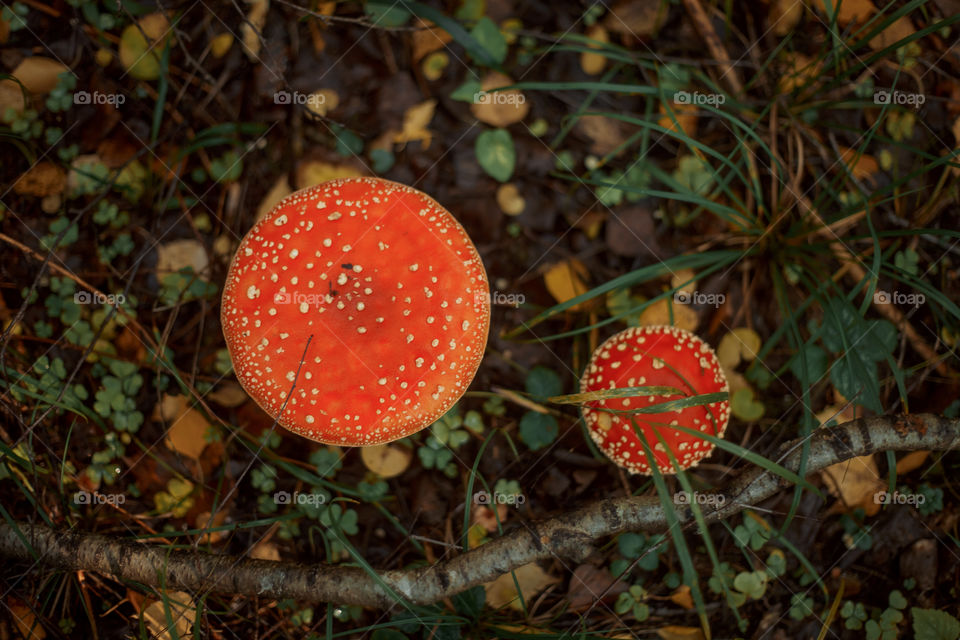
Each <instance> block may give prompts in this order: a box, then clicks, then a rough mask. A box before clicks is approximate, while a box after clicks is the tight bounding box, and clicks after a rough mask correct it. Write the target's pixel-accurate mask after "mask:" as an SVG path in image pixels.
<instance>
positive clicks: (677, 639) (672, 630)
mask: <svg viewBox="0 0 960 640" xmlns="http://www.w3.org/2000/svg"><path fill="white" fill-rule="evenodd" d="M657 635H658V636H660V637H661V638H662V640H704V638H703V631H702V630H701V629H700V628H699V627H676V626H669V627H660V628H659V629H657Z"/></svg>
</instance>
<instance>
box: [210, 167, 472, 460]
mask: <svg viewBox="0 0 960 640" xmlns="http://www.w3.org/2000/svg"><path fill="white" fill-rule="evenodd" d="M489 298H490V291H489V286H488V284H487V275H486V272H485V271H484V269H483V264H482V263H481V261H480V256H479V255H478V254H477V250H476V248H475V247H474V246H473V243H472V242H471V241H470V238H469V237H468V236H467V234H466V232H465V231H464V229H463V227H461V226H460V224H459V223H458V222H457V221H456V220H455V219H454V218H453V216H452V215H450V213H449V212H448V211H447V210H446V209H444V208H443V207H441V206H440V205H439V204H437V202H436V201H434V200H433V199H432V198H430V197H429V196H427V195H426V194H424V193H421V192H420V191H417V190H416V189H412V188H410V187H408V186H405V185H402V184H398V183H396V182H390V181H388V180H381V179H379V178H347V179H341V180H333V181H330V182H325V183H323V184H320V185H317V186H316V187H311V188H309V189H303V190H302V191H298V192H296V193H293V194H291V195H290V196H287V197H286V198H284V199H283V200H282V201H281V202H280V203H279V204H278V205H277V206H276V207H275V208H274V209H273V211H271V212H270V213H269V214H267V215H266V216H265V217H264V218H263V219H262V220H260V221H259V222H257V223H256V224H255V225H254V226H253V228H252V229H250V231H249V232H248V233H247V235H246V236H244V238H243V240H242V241H241V242H240V246H239V248H238V249H237V254H236V256H235V257H234V259H233V262H232V264H231V265H230V271H229V273H228V274H227V281H226V284H225V286H224V291H223V305H222V308H221V322H222V325H223V332H224V336H225V337H226V343H227V348H228V349H229V352H230V357H231V359H232V360H233V366H234V369H235V370H236V374H237V378H238V379H239V381H240V384H242V385H243V387H244V389H246V391H247V393H249V394H250V397H252V398H253V399H254V400H255V401H256V402H257V404H259V405H260V406H261V407H263V409H264V410H265V411H266V412H267V413H269V414H270V415H271V416H273V417H274V418H276V419H277V421H278V423H279V424H280V425H282V426H283V427H286V428H287V429H289V430H291V431H294V432H296V433H299V434H300V435H303V436H306V437H307V438H310V439H312V440H317V441H320V442H324V443H328V444H337V445H344V446H353V445H356V446H362V445H374V444H381V443H384V442H389V441H391V440H396V439H398V438H402V437H404V436H408V435H410V434H411V433H414V432H416V431H419V430H420V429H422V428H424V427H426V426H428V425H430V424H431V423H433V422H434V421H435V420H436V419H437V418H439V417H440V416H442V415H443V414H444V413H445V412H446V411H447V410H448V409H449V408H450V407H451V406H452V405H453V404H454V403H455V402H456V401H457V399H459V398H460V396H461V395H463V393H464V391H466V389H467V387H468V386H469V384H470V382H471V380H473V376H474V374H475V373H476V371H477V367H478V366H479V365H480V359H481V358H482V357H483V352H484V348H485V346H486V341H487V330H488V327H489V325H490V301H489ZM310 336H313V339H312V340H311V341H310V344H309V348H307V341H308V339H309V338H310ZM305 348H306V354H305V355H304V349H305ZM301 358H302V359H303V364H302V368H301V369H300V370H299V376H298V375H297V371H298V367H300V363H301ZM294 380H296V386H295V387H294ZM291 389H292V393H291Z"/></svg>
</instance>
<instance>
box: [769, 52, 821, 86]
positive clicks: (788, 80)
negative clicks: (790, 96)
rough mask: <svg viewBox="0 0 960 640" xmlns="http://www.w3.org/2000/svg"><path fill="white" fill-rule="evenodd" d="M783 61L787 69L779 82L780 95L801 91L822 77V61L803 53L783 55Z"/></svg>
mask: <svg viewBox="0 0 960 640" xmlns="http://www.w3.org/2000/svg"><path fill="white" fill-rule="evenodd" d="M783 61H784V63H785V65H786V68H785V69H784V71H783V75H781V76H780V80H779V90H780V93H790V92H791V91H793V90H794V89H799V88H800V87H802V86H804V85H805V84H807V83H808V82H809V81H811V80H813V79H814V78H816V77H817V76H819V75H820V61H819V60H814V59H813V58H810V57H808V56H805V55H803V54H802V53H793V52H786V53H784V54H783Z"/></svg>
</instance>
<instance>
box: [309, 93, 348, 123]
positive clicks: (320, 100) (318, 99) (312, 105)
mask: <svg viewBox="0 0 960 640" xmlns="http://www.w3.org/2000/svg"><path fill="white" fill-rule="evenodd" d="M338 106H340V95H339V94H338V93H337V92H336V91H334V90H333V89H320V90H318V91H314V92H313V93H311V94H310V95H309V96H308V97H307V113H311V114H313V115H315V116H319V117H321V118H322V117H324V116H325V115H327V114H328V113H330V112H331V111H333V110H335V109H336V108H337V107H338Z"/></svg>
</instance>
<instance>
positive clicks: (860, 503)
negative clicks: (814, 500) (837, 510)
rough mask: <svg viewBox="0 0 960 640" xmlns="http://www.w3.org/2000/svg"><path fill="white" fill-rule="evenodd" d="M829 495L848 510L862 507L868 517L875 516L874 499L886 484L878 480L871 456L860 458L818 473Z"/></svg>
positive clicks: (875, 502) (875, 503)
mask: <svg viewBox="0 0 960 640" xmlns="http://www.w3.org/2000/svg"><path fill="white" fill-rule="evenodd" d="M820 477H821V478H822V479H823V482H824V484H825V485H826V486H827V491H829V492H830V495H832V496H834V497H837V498H839V499H840V500H841V501H842V502H843V504H844V505H845V506H846V507H848V508H850V509H855V508H857V507H863V509H864V511H866V513H867V515H868V516H872V515H874V514H876V513H877V512H878V511H879V510H880V505H879V504H878V503H877V501H876V500H875V499H874V496H875V495H876V493H877V492H878V491H881V490H882V489H883V488H884V486H886V483H884V481H883V480H882V479H881V478H880V472H879V471H878V470H877V462H876V460H874V457H873V455H869V456H860V457H857V458H851V459H849V460H844V461H843V462H838V463H837V464H833V465H830V466H829V467H827V468H826V469H823V470H822V471H821V472H820Z"/></svg>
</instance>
